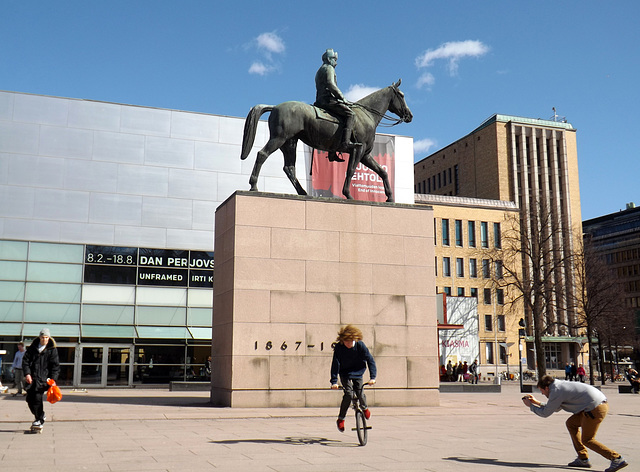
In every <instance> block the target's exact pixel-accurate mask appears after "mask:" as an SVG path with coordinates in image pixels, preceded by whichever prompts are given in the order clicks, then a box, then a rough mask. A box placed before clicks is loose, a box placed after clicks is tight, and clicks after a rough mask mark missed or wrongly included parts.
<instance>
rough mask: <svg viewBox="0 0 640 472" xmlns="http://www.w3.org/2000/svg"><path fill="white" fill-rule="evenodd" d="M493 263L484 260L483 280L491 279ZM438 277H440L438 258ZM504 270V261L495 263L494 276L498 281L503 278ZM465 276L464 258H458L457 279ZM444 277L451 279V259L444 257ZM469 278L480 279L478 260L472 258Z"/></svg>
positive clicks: (470, 259) (436, 265)
mask: <svg viewBox="0 0 640 472" xmlns="http://www.w3.org/2000/svg"><path fill="white" fill-rule="evenodd" d="M491 265H492V264H491V261H490V260H489V259H482V278H484V279H490V278H491ZM435 267H436V277H437V276H438V258H437V257H436V264H435ZM503 274H504V270H503V265H502V261H493V276H494V277H495V278H496V279H501V278H502V277H503ZM464 276H465V263H464V258H463V257H456V277H464ZM442 277H451V258H450V257H448V256H444V257H443V258H442ZM469 277H471V278H472V279H475V278H477V277H478V260H477V259H475V258H473V257H471V258H469Z"/></svg>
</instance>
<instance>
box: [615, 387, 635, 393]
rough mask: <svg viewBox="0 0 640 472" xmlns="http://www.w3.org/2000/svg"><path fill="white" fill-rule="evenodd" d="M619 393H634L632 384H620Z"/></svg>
mask: <svg viewBox="0 0 640 472" xmlns="http://www.w3.org/2000/svg"><path fill="white" fill-rule="evenodd" d="M618 393H633V389H632V388H631V385H618Z"/></svg>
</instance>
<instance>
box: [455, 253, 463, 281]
mask: <svg viewBox="0 0 640 472" xmlns="http://www.w3.org/2000/svg"><path fill="white" fill-rule="evenodd" d="M456 275H457V276H458V277H464V259H463V258H462V257H456Z"/></svg>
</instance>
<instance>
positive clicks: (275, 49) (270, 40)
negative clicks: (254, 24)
mask: <svg viewBox="0 0 640 472" xmlns="http://www.w3.org/2000/svg"><path fill="white" fill-rule="evenodd" d="M256 42H257V43H258V49H262V50H264V51H266V52H267V54H271V53H275V54H282V53H283V52H284V50H285V46H284V41H283V40H282V38H281V37H280V36H278V35H277V34H276V33H262V34H261V35H260V36H258V37H257V38H256Z"/></svg>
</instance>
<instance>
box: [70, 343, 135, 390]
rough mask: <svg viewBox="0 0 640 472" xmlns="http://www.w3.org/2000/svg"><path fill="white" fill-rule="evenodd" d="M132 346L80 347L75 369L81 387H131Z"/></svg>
mask: <svg viewBox="0 0 640 472" xmlns="http://www.w3.org/2000/svg"><path fill="white" fill-rule="evenodd" d="M132 351H133V346H132V345H126V344H120V345H89V344H86V345H81V346H80V356H79V357H78V360H79V363H80V365H79V366H78V368H77V369H76V371H77V372H79V373H80V374H79V376H80V378H79V379H77V382H76V383H77V384H78V385H79V386H81V387H111V386H118V385H125V386H126V385H131V384H132V382H133V379H132V378H131V373H132V370H131V363H132V362H133V360H132V358H131V352H132Z"/></svg>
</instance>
